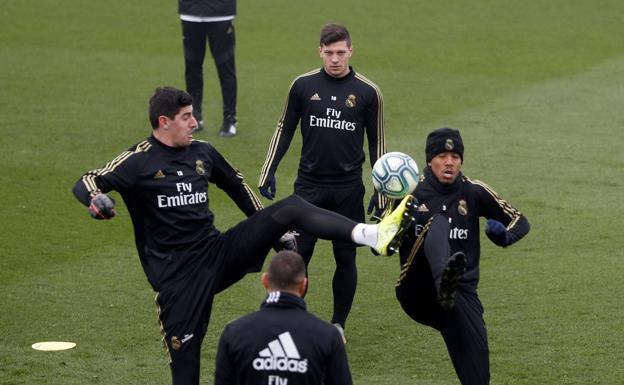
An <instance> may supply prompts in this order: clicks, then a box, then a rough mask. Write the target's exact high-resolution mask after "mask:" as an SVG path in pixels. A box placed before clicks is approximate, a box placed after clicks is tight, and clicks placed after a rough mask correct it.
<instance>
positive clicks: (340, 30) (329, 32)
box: [321, 23, 351, 47]
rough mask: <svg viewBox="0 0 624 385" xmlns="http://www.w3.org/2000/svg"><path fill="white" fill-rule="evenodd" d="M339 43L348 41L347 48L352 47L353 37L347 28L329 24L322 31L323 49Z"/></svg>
mask: <svg viewBox="0 0 624 385" xmlns="http://www.w3.org/2000/svg"><path fill="white" fill-rule="evenodd" d="M339 41H346V42H347V47H351V36H349V31H347V27H345V26H344V25H342V24H336V23H329V24H326V25H325V26H324V27H323V28H322V29H321V47H322V46H324V45H330V44H333V43H337V42H339Z"/></svg>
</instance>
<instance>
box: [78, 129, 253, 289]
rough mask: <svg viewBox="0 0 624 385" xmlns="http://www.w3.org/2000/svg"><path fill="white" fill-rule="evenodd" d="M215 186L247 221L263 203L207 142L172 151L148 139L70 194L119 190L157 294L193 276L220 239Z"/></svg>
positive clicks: (86, 196) (83, 197)
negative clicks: (212, 204)
mask: <svg viewBox="0 0 624 385" xmlns="http://www.w3.org/2000/svg"><path fill="white" fill-rule="evenodd" d="M211 183H214V184H216V185H217V187H219V188H220V189H222V190H224V191H225V192H226V193H227V194H228V196H229V197H230V198H231V199H232V200H233V201H234V202H235V203H236V205H237V206H238V207H239V208H240V209H241V210H242V211H243V212H244V213H245V214H246V215H247V216H250V215H251V214H253V213H254V212H256V211H257V210H259V209H261V208H262V204H261V203H260V201H259V200H258V198H257V197H256V196H255V195H254V194H253V192H252V190H251V189H250V188H249V186H248V185H247V184H246V183H245V181H244V179H243V176H242V175H241V174H240V173H239V172H238V171H237V170H235V169H234V168H233V167H232V166H230V164H229V163H228V162H227V161H226V160H225V159H224V158H223V156H222V155H221V154H220V153H219V152H218V151H217V150H216V149H215V148H214V147H213V146H212V145H210V144H209V143H206V142H202V141H199V140H193V141H192V143H191V145H189V146H188V147H184V148H173V147H169V146H166V145H165V144H163V143H161V142H159V141H158V140H157V139H156V138H155V137H153V136H151V137H149V138H147V139H146V140H144V141H142V142H140V143H137V144H136V145H134V146H132V147H131V148H130V149H128V151H124V152H123V153H121V154H120V155H119V156H117V157H116V158H115V159H113V160H111V161H110V162H108V163H107V164H106V165H104V166H103V167H101V168H98V169H95V170H92V171H89V172H87V173H86V174H84V175H83V176H82V177H81V178H80V179H79V180H78V182H76V184H75V185H74V189H73V192H74V195H75V196H76V198H78V200H79V201H80V202H82V203H83V204H84V205H87V206H88V205H89V203H90V200H91V196H93V195H95V194H97V193H99V192H102V193H106V192H109V191H111V190H115V191H118V192H119V193H120V194H121V196H122V198H123V200H124V202H125V204H126V206H127V208H128V212H129V213H130V217H131V218H132V224H133V226H134V234H135V242H136V247H137V250H138V253H139V256H140V258H141V264H142V266H143V270H144V271H145V274H146V275H147V279H148V281H149V282H150V284H151V285H152V287H153V288H154V290H155V291H160V290H161V289H162V288H163V287H164V286H166V285H167V284H169V283H171V280H173V279H180V278H183V277H184V276H185V275H186V274H188V273H190V272H192V270H193V269H194V268H195V266H196V263H198V261H199V260H200V259H201V258H202V257H204V256H205V255H203V251H205V250H206V244H209V243H210V242H211V240H212V239H214V238H215V237H216V236H218V234H219V231H218V230H217V229H216V228H215V226H214V223H213V222H214V215H213V213H212V211H210V208H209V195H208V186H209V184H211Z"/></svg>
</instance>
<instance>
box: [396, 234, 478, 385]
mask: <svg viewBox="0 0 624 385" xmlns="http://www.w3.org/2000/svg"><path fill="white" fill-rule="evenodd" d="M433 223H436V222H433ZM437 223H440V224H442V225H443V226H440V227H436V225H433V226H432V227H425V230H423V233H422V234H421V236H422V237H426V236H431V237H436V239H435V241H438V242H447V239H448V224H447V223H444V222H437ZM417 242H418V241H417ZM402 268H403V269H406V270H404V275H402V276H401V278H400V280H399V282H398V283H397V285H396V297H397V299H398V300H399V303H400V304H401V307H402V308H403V311H405V313H406V314H407V315H408V316H410V317H411V318H412V319H413V320H414V321H416V322H418V323H421V324H423V325H427V326H430V327H432V328H434V329H436V330H438V331H439V332H440V333H441V334H442V337H443V338H444V342H445V343H446V346H447V350H448V352H449V356H450V358H451V361H452V363H453V366H454V367H455V371H456V373H457V375H458V377H459V379H460V381H461V383H462V385H483V384H489V381H490V372H489V351H488V342H487V331H486V328H485V322H484V320H483V306H482V304H481V301H480V300H479V297H478V295H477V293H476V292H475V290H474V289H473V288H471V287H470V286H469V285H465V284H461V283H460V285H459V287H458V290H457V292H456V294H455V307H454V308H453V309H452V310H450V311H447V310H444V309H443V308H442V307H441V306H440V305H439V304H438V301H437V291H436V286H435V282H434V279H433V276H432V274H431V267H430V265H429V262H428V261H427V258H426V256H425V251H424V247H423V246H422V244H421V246H420V247H419V248H418V252H417V253H416V256H415V257H414V259H413V260H412V262H411V263H410V264H408V265H405V266H403V267H402Z"/></svg>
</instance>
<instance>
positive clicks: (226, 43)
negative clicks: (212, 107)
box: [178, 0, 236, 137]
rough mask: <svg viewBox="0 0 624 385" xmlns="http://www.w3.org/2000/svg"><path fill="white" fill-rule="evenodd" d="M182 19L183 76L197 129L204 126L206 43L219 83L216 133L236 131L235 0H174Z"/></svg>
mask: <svg viewBox="0 0 624 385" xmlns="http://www.w3.org/2000/svg"><path fill="white" fill-rule="evenodd" d="M178 12H179V14H180V19H181V20H182V44H183V48H184V66H185V71H184V78H185V79H186V89H187V91H188V93H189V94H191V96H192V97H193V114H194V115H195V119H197V121H198V126H197V129H196V130H197V131H200V130H202V129H203V128H204V118H203V115H202V103H203V95H204V58H205V57H206V43H208V45H209V46H210V53H211V54H212V58H213V59H214V63H215V66H216V68H217V74H218V75H219V84H220V85H221V97H222V100H223V123H222V124H221V129H220V130H219V136H223V137H232V136H234V135H236V66H235V61H234V48H235V40H236V39H235V35H234V23H233V21H234V17H235V16H236V0H178Z"/></svg>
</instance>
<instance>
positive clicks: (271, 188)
mask: <svg viewBox="0 0 624 385" xmlns="http://www.w3.org/2000/svg"><path fill="white" fill-rule="evenodd" d="M259 188H260V194H262V196H263V197H265V198H266V199H268V200H273V198H275V193H276V192H277V188H276V187H275V175H270V176H269V177H268V178H267V180H266V182H264V185H262V186H260V187H259Z"/></svg>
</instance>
